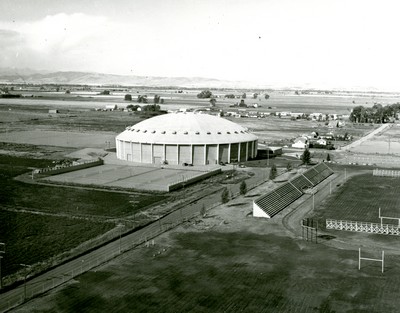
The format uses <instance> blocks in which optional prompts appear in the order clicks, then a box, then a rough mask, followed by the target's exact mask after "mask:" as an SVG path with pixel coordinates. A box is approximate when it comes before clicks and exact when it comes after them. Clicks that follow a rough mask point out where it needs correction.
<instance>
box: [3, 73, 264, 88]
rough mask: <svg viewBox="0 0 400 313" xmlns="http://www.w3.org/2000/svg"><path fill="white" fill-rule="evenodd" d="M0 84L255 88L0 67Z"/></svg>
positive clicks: (223, 82)
mask: <svg viewBox="0 0 400 313" xmlns="http://www.w3.org/2000/svg"><path fill="white" fill-rule="evenodd" d="M0 83H6V84H24V83H25V84H60V85H62V84H65V85H102V86H110V85H121V86H148V87H161V86H163V87H186V88H256V87H253V85H252V84H250V83H248V82H243V81H228V80H219V79H213V78H204V77H156V76H134V75H115V74H103V73H92V72H49V71H36V70H32V69H29V68H24V69H12V68H0ZM264 88H266V87H264Z"/></svg>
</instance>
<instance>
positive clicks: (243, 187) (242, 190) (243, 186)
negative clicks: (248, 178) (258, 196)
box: [240, 181, 247, 195]
mask: <svg viewBox="0 0 400 313" xmlns="http://www.w3.org/2000/svg"><path fill="white" fill-rule="evenodd" d="M246 193H247V184H246V182H245V181H242V183H241V184H240V194H241V195H245V194H246Z"/></svg>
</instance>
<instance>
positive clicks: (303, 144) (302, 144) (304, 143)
mask: <svg viewBox="0 0 400 313" xmlns="http://www.w3.org/2000/svg"><path fill="white" fill-rule="evenodd" d="M308 145H309V142H308V138H305V137H299V138H296V139H295V140H294V143H293V144H292V147H293V148H300V149H305V148H307V147H308Z"/></svg>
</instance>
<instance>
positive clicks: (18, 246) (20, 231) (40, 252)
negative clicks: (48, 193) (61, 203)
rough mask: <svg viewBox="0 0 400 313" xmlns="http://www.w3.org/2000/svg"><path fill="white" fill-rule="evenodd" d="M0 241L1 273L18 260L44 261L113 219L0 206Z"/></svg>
mask: <svg viewBox="0 0 400 313" xmlns="http://www.w3.org/2000/svg"><path fill="white" fill-rule="evenodd" d="M0 221H2V222H1V228H0V241H1V242H4V243H6V255H5V257H4V259H3V261H2V271H3V275H4V276H7V275H9V274H12V273H14V272H16V271H18V270H20V269H21V266H20V265H19V264H21V263H23V264H31V265H32V264H35V263H37V262H43V261H46V260H47V259H49V258H50V257H53V256H55V255H58V254H60V253H62V252H65V251H69V250H70V249H72V248H75V247H76V246H78V245H79V244H81V243H83V242H85V241H87V240H89V239H91V238H94V237H96V236H98V235H101V234H103V233H105V232H106V231H108V230H110V229H112V228H113V227H115V225H114V223H103V222H95V221H89V220H84V219H76V218H68V217H56V216H44V215H39V214H31V213H21V212H10V211H4V210H0Z"/></svg>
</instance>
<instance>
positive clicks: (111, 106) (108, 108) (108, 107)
mask: <svg viewBox="0 0 400 313" xmlns="http://www.w3.org/2000/svg"><path fill="white" fill-rule="evenodd" d="M116 109H117V105H116V104H107V105H106V108H105V110H106V111H114V110H116Z"/></svg>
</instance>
